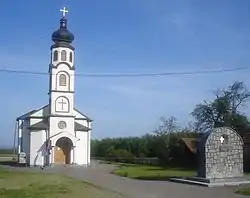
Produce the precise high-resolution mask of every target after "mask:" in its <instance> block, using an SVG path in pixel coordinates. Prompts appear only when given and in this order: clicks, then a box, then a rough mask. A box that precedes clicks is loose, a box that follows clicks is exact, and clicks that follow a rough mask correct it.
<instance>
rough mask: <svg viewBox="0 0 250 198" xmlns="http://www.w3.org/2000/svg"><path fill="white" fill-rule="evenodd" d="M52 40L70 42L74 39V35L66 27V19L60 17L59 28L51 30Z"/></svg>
mask: <svg viewBox="0 0 250 198" xmlns="http://www.w3.org/2000/svg"><path fill="white" fill-rule="evenodd" d="M52 40H53V41H54V42H55V43H60V42H63V43H68V44H70V43H72V42H73V41H74V35H73V34H72V33H71V32H70V31H69V30H68V29H67V19H66V18H65V17H62V18H61V20H60V28H59V29H58V30H56V31H55V32H53V34H52Z"/></svg>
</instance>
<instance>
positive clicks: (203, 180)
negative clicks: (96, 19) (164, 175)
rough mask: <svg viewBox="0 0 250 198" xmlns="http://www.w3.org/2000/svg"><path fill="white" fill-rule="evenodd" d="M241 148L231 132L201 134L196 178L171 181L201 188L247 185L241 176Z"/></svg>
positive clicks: (214, 130) (237, 137)
mask: <svg viewBox="0 0 250 198" xmlns="http://www.w3.org/2000/svg"><path fill="white" fill-rule="evenodd" d="M243 146H244V142H243V139H242V138H241V136H240V135H239V134H238V133H237V132H236V131H234V130H233V129H231V128H229V127H218V128H214V129H212V130H210V131H208V132H206V133H204V135H203V136H202V137H201V138H200V139H199V141H198V144H197V155H198V170H197V176H196V177H187V178H172V179H171V180H172V181H178V182H184V183H193V184H199V185H204V186H224V185H239V184H245V183H250V180H249V178H247V177H244V174H243Z"/></svg>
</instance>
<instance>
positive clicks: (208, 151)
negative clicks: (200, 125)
mask: <svg viewBox="0 0 250 198" xmlns="http://www.w3.org/2000/svg"><path fill="white" fill-rule="evenodd" d="M221 137H223V138H222V140H223V139H224V140H223V142H221ZM205 160H206V162H205V166H206V167H205V169H206V171H205V172H206V176H205V177H206V178H210V179H211V178H229V177H241V176H243V141H242V139H241V138H240V136H239V135H238V134H237V132H235V131H233V130H231V129H230V128H226V127H221V128H216V129H214V130H213V131H212V132H211V134H210V135H209V136H208V138H207V141H206V144H205Z"/></svg>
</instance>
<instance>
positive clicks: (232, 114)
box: [191, 82, 250, 132]
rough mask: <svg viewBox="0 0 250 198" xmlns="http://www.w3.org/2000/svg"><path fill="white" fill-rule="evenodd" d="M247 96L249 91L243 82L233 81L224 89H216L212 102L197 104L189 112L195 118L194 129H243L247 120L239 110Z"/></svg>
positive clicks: (249, 96) (247, 123) (248, 96)
mask: <svg viewBox="0 0 250 198" xmlns="http://www.w3.org/2000/svg"><path fill="white" fill-rule="evenodd" d="M249 98H250V92H249V91H248V90H247V88H246V86H245V85H244V83H243V82H234V83H233V85H231V86H229V87H227V88H226V89H219V90H217V91H216V92H215V99H214V100H213V101H212V102H208V101H204V102H203V103H201V104H198V105H197V106H196V108H195V109H194V111H193V112H192V113H191V115H192V116H193V117H194V118H195V126H196V129H197V130H198V131H205V130H207V129H211V128H213V127H220V126H229V127H232V128H234V129H236V130H240V131H239V132H242V131H245V129H246V128H248V125H249V122H248V119H247V117H246V116H245V115H244V114H243V113H241V112H240V110H241V108H242V107H245V103H246V101H247V100H248V99H249Z"/></svg>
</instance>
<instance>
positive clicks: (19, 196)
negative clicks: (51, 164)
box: [0, 169, 122, 198]
mask: <svg viewBox="0 0 250 198" xmlns="http://www.w3.org/2000/svg"><path fill="white" fill-rule="evenodd" d="M0 197H1V198H34V197H35V198H59V197H60V198H71V197H74V198H80V197H81V198H82V197H86V198H118V197H122V196H121V195H119V194H118V193H115V192H111V191H109V190H106V189H103V188H101V187H97V186H94V185H92V184H88V183H85V182H83V181H78V180H74V179H71V178H68V177H63V176H61V175H56V174H46V173H27V172H26V173H22V172H14V171H10V170H3V169H0Z"/></svg>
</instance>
